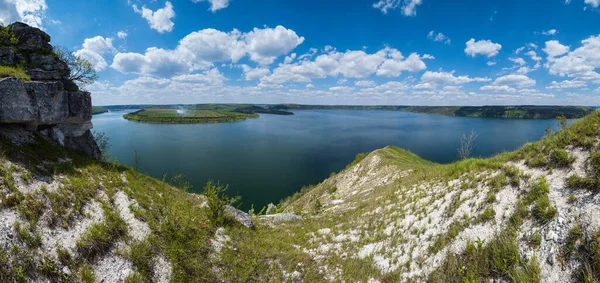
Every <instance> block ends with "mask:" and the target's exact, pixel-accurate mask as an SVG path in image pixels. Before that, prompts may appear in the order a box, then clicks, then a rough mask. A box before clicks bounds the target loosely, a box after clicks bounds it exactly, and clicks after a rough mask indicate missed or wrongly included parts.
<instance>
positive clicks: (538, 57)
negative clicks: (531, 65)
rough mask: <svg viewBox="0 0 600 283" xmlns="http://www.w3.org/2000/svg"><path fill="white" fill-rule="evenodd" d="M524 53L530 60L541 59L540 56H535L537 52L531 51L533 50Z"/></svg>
mask: <svg viewBox="0 0 600 283" xmlns="http://www.w3.org/2000/svg"><path fill="white" fill-rule="evenodd" d="M525 55H527V56H529V57H530V58H531V60H533V61H537V62H539V61H542V57H540V56H537V53H535V51H533V50H531V51H529V52H527V53H525Z"/></svg>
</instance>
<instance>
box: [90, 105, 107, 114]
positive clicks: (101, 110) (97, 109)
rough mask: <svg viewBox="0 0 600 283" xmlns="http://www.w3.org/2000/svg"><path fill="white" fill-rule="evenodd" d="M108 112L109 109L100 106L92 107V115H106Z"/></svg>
mask: <svg viewBox="0 0 600 283" xmlns="http://www.w3.org/2000/svg"><path fill="white" fill-rule="evenodd" d="M106 112H108V109H106V108H103V107H99V106H92V115H97V114H102V113H106Z"/></svg>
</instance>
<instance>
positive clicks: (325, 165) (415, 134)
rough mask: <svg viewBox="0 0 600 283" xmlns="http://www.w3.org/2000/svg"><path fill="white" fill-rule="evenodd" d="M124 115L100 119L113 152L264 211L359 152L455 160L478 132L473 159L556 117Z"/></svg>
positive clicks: (535, 135)
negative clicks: (393, 149) (191, 118)
mask: <svg viewBox="0 0 600 283" xmlns="http://www.w3.org/2000/svg"><path fill="white" fill-rule="evenodd" d="M126 112H131V111H117V112H110V113H106V114H100V115H96V116H94V118H93V123H94V130H95V131H99V132H105V133H106V134H107V135H108V136H109V137H110V142H111V148H110V155H111V156H112V157H113V158H116V159H117V160H118V161H119V162H121V163H124V164H127V165H130V166H132V165H133V160H134V150H137V152H138V154H139V156H141V171H142V172H144V173H147V174H149V175H151V176H154V177H157V178H161V177H162V176H163V175H164V174H165V173H167V174H168V175H174V174H177V173H181V174H184V175H185V176H186V177H187V179H188V180H189V181H191V182H192V184H193V185H194V188H193V190H194V191H197V192H199V191H202V187H203V184H205V183H206V181H208V180H215V181H220V182H221V183H222V184H229V192H230V193H231V194H235V193H239V194H240V195H241V196H242V201H243V204H242V206H241V207H242V208H244V209H248V208H249V207H250V204H254V205H255V207H259V208H260V207H262V206H263V205H266V204H268V203H269V202H274V203H277V202H278V201H279V200H280V199H282V198H284V197H286V196H289V195H291V194H292V193H294V192H295V191H298V190H299V189H300V188H301V187H302V186H303V185H307V184H316V183H319V182H320V181H322V180H323V179H325V178H326V177H328V176H329V174H330V173H331V172H334V171H335V172H337V171H339V170H340V169H342V168H344V167H345V166H346V165H347V164H348V163H350V162H351V161H352V160H353V159H354V156H355V155H356V154H357V153H359V152H367V151H372V150H375V149H378V148H382V147H385V146H386V145H395V146H398V147H402V148H405V149H408V150H410V151H412V152H414V153H416V154H418V155H419V156H421V157H423V158H425V159H428V160H431V161H435V162H439V163H448V162H452V161H454V160H456V159H457V151H456V149H457V147H458V145H459V140H460V137H461V135H462V133H463V132H469V131H470V130H471V129H474V130H475V131H476V132H478V133H479V138H478V139H477V141H476V145H475V149H474V151H473V155H474V156H486V157H487V156H492V155H495V154H496V153H499V152H502V151H505V150H514V149H516V148H518V147H520V146H521V145H523V144H524V143H526V142H528V141H535V140H537V139H539V138H540V137H542V136H543V135H544V129H545V128H546V127H548V126H551V127H555V126H556V125H555V124H556V122H555V121H553V120H502V119H482V118H462V117H447V116H439V115H426V114H414V113H404V112H393V111H345V110H334V111H331V110H329V111H328V110H322V111H321V110H310V111H309V110H306V111H297V112H295V115H291V116H279V115H267V114H262V115H261V117H260V118H258V119H248V120H246V121H242V122H235V123H220V124H192V125H169V124H143V123H136V122H130V121H127V120H125V119H123V118H122V115H123V114H124V113H126Z"/></svg>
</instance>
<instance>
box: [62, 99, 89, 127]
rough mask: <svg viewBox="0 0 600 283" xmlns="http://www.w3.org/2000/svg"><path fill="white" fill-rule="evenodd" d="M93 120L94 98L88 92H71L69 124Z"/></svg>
mask: <svg viewBox="0 0 600 283" xmlns="http://www.w3.org/2000/svg"><path fill="white" fill-rule="evenodd" d="M90 120H92V96H91V95H90V93H89V92H87V91H77V92H69V116H68V117H67V120H66V121H67V122H68V123H75V124H77V123H87V122H89V121H90Z"/></svg>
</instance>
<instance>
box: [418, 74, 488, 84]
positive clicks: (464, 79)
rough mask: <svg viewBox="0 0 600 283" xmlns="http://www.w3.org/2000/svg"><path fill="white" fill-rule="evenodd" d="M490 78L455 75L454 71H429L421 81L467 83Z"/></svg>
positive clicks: (485, 80) (484, 80)
mask: <svg viewBox="0 0 600 283" xmlns="http://www.w3.org/2000/svg"><path fill="white" fill-rule="evenodd" d="M487 81H490V79H489V78H471V77H469V76H458V77H457V76H454V71H452V72H431V71H427V72H425V73H424V74H423V75H422V76H421V82H425V83H432V84H440V85H446V84H465V83H470V82H487Z"/></svg>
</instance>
